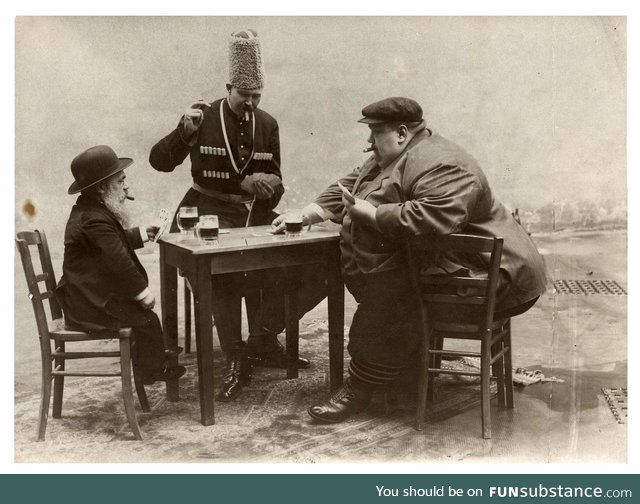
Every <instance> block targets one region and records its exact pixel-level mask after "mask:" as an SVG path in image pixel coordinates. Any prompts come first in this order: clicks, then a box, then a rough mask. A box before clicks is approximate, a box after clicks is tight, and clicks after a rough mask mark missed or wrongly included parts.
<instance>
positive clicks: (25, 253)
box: [16, 230, 62, 351]
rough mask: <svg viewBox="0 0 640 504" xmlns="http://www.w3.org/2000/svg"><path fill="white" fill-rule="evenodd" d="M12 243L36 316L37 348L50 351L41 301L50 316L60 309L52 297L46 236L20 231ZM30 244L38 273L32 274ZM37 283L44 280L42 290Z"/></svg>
mask: <svg viewBox="0 0 640 504" xmlns="http://www.w3.org/2000/svg"><path fill="white" fill-rule="evenodd" d="M16 245H17V247H18V252H20V258H21V259H22V268H23V269H24V276H25V278H26V280H27V287H28V289H29V299H31V304H32V306H33V312H34V314H35V317H36V324H37V326H38V334H39V336H40V342H41V347H42V349H43V351H46V350H47V349H49V351H50V345H49V324H48V322H47V313H46V311H45V308H44V304H43V301H44V300H45V299H48V300H49V308H50V310H51V318H52V319H59V318H62V310H61V308H60V303H59V302H58V299H57V297H56V278H55V275H54V273H53V265H52V264H51V255H50V253H49V245H48V244H47V237H46V235H45V233H44V231H38V230H36V231H22V232H20V233H18V234H17V235H16ZM30 247H35V248H36V249H37V251H38V258H39V263H40V266H41V271H42V273H39V274H38V273H36V270H35V268H34V261H33V259H32V256H31V248H30ZM41 283H44V290H43V291H42V290H41V289H40V284H41Z"/></svg>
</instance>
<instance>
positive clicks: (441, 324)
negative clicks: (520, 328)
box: [433, 319, 508, 338]
mask: <svg viewBox="0 0 640 504" xmlns="http://www.w3.org/2000/svg"><path fill="white" fill-rule="evenodd" d="M507 320H508V319H501V320H494V321H493V323H492V324H491V331H499V330H500V329H502V328H503V327H504V325H505V324H506V323H507ZM433 328H434V329H435V330H436V331H440V332H451V333H463V334H465V333H468V334H469V337H471V338H472V337H473V335H474V334H477V333H478V331H479V330H480V324H475V323H465V322H446V321H441V320H434V321H433Z"/></svg>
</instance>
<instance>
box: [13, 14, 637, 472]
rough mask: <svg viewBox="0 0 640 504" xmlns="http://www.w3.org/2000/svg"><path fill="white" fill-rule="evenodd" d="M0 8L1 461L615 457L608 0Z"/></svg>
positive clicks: (623, 384)
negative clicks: (5, 75)
mask: <svg viewBox="0 0 640 504" xmlns="http://www.w3.org/2000/svg"><path fill="white" fill-rule="evenodd" d="M365 13H366V12H365V11H364V10H363V12H362V14H365ZM14 22H15V138H14V148H15V167H14V170H15V193H14V194H15V199H14V204H15V214H14V215H15V217H14V233H13V235H14V236H13V240H14V243H15V245H14V256H13V264H12V266H13V271H14V285H15V288H14V324H15V327H14V334H13V337H14V355H13V362H14V373H13V374H14V376H13V379H14V381H13V401H14V404H13V407H14V411H13V431H14V432H13V435H14V446H13V461H14V463H15V464H24V465H26V464H33V463H38V464H41V463H45V464H58V463H81V464H102V463H135V464H142V463H167V464H169V463H171V464H193V463H200V464H203V463H204V464H211V465H212V467H214V469H213V470H215V466H214V465H215V464H233V463H243V464H256V465H258V464H265V463H266V464H301V465H303V466H305V467H311V466H312V465H313V464H324V463H346V464H353V466H354V467H355V466H356V464H362V463H367V464H376V465H380V466H381V467H382V464H389V463H391V464H396V463H398V464H414V465H416V464H423V466H421V467H424V465H425V464H426V465H429V464H433V465H435V464H439V465H444V466H445V467H451V468H452V470H457V468H459V467H460V465H461V464H466V465H469V466H472V464H513V465H514V467H515V468H516V470H517V467H518V465H522V464H535V465H537V466H539V467H540V471H545V470H546V469H545V467H548V465H549V464H599V465H600V466H601V467H602V465H603V464H604V465H607V466H609V465H610V466H614V465H615V464H625V463H627V462H628V461H629V457H630V454H629V453H628V450H627V434H628V433H627V420H628V417H627V388H628V365H627V363H628V354H629V352H628V347H627V310H628V306H627V292H628V276H627V244H628V235H627V119H628V117H627V18H626V17H625V16H587V15H580V16H524V15H523V16H470V15H466V16H364V15H360V16H278V15H276V16H144V15H143V16H109V15H104V16H85V15H62V16H44V15H43V16H29V15H18V16H16V17H15V19H14ZM11 168H12V167H11V166H7V167H6V170H9V169H11ZM405 467H406V470H407V471H412V467H413V466H412V465H407V466H405ZM528 467H530V466H528ZM453 468H456V469H453Z"/></svg>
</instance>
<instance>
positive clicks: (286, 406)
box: [15, 231, 627, 464]
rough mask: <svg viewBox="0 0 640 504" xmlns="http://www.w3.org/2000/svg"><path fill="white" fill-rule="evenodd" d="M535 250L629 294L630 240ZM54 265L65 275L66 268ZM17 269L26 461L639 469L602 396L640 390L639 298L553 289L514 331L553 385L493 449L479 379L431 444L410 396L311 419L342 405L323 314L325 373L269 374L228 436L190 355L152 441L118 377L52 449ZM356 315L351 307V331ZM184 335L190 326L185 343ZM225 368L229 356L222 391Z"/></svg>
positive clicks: (522, 359)
mask: <svg viewBox="0 0 640 504" xmlns="http://www.w3.org/2000/svg"><path fill="white" fill-rule="evenodd" d="M534 239H535V241H536V243H537V244H538V246H539V248H540V250H541V252H542V253H543V255H544V257H545V261H546V264H547V269H548V273H549V277H550V278H551V279H552V280H560V279H562V280H613V281H616V282H618V284H620V285H621V286H622V287H623V288H625V289H626V286H627V274H626V271H627V264H626V245H627V234H626V232H623V231H606V232H604V231H602V232H600V231H598V232H595V231H592V232H558V233H554V234H549V235H539V236H534ZM50 240H51V238H50ZM144 252H145V253H143V254H141V256H140V257H141V260H142V262H143V264H144V265H145V267H146V268H147V271H148V272H149V274H150V277H151V286H152V288H154V290H155V292H156V294H158V293H159V281H158V258H157V253H156V251H155V250H153V249H151V248H149V249H147V250H145V251H144ZM54 267H55V269H56V272H57V274H58V275H59V274H60V271H61V264H60V260H59V259H57V260H56V261H55V264H54ZM15 271H16V295H15V320H16V334H15V349H16V351H15V461H16V462H83V463H87V462H178V463H183V462H184V463H186V462H301V463H317V462H411V463H415V462H422V463H434V462H437V463H447V462H451V463H460V462H471V463H486V462H512V463H520V462H528V463H540V464H545V463H582V462H598V463H600V464H602V463H621V462H622V463H623V462H625V461H626V459H627V451H626V450H627V449H626V446H627V430H626V424H625V423H624V421H625V419H626V410H623V409H622V404H619V405H618V406H619V407H618V410H617V411H619V412H621V414H619V419H617V418H616V416H614V413H613V411H612V409H611V408H610V407H609V404H608V402H607V400H606V398H605V395H604V394H603V391H602V389H603V388H607V389H617V388H625V389H626V387H627V327H626V317H627V297H626V295H612V294H609V295H604V294H590V295H584V294H582V295H578V294H561V293H560V292H556V290H554V288H553V286H552V285H550V288H549V289H548V291H547V293H546V294H545V295H544V296H543V297H542V298H541V299H540V301H539V302H538V304H536V305H535V306H534V307H533V308H532V309H531V310H530V311H529V312H527V313H525V314H524V315H522V316H520V317H518V318H516V319H514V320H513V323H512V326H513V345H514V366H515V367H523V368H527V369H529V370H540V371H541V372H542V373H543V374H544V376H545V377H546V379H551V380H552V381H546V382H541V383H537V384H533V385H529V386H527V387H519V388H517V389H516V396H515V401H516V408H515V409H514V410H505V409H502V408H501V407H499V406H498V405H497V404H496V402H495V401H494V403H493V405H492V416H493V437H492V439H490V440H483V439H482V437H481V432H480V408H479V388H478V384H477V383H476V382H474V381H468V380H456V379H448V380H442V381H441V383H440V385H439V386H438V393H437V397H436V400H435V402H434V404H432V405H431V406H430V409H429V413H428V419H427V423H426V426H425V429H424V430H423V431H422V432H417V431H415V430H414V429H413V427H412V424H411V422H412V415H413V408H414V405H415V404H414V394H413V392H412V391H411V390H410V389H409V388H406V387H404V388H399V389H397V395H396V396H392V395H388V396H386V397H385V396H383V395H380V396H376V397H375V398H374V402H373V404H372V405H371V406H370V407H369V408H368V409H367V410H366V411H365V412H363V413H361V414H359V415H356V416H355V417H353V418H352V419H350V420H349V421H347V422H344V423H343V424H339V425H329V426H327V425H317V424H315V423H314V422H313V421H311V419H310V417H309V416H308V415H307V413H306V408H307V407H308V406H309V405H311V404H314V403H315V402H317V401H319V400H322V399H323V398H324V397H326V395H327V393H328V356H327V348H328V344H327V330H326V305H325V304H324V303H323V304H321V305H320V306H318V307H317V308H316V309H314V310H313V311H312V312H310V313H309V314H307V315H306V316H305V317H304V319H303V320H302V321H301V326H300V332H301V341H300V353H301V355H303V356H306V357H308V358H310V359H311V360H312V367H311V368H310V369H308V370H303V371H301V373H300V375H301V376H300V378H298V379H296V380H286V379H284V371H281V370H265V369H259V370H258V371H257V372H256V373H255V374H254V379H253V381H252V383H251V384H250V385H249V386H248V387H247V389H246V391H245V393H244V394H243V395H242V396H241V398H240V399H238V400H237V401H235V402H233V403H228V404H216V411H215V413H216V424H215V425H214V426H210V427H204V426H202V425H201V424H200V423H199V407H198V406H199V403H198V395H197V394H198V392H197V391H198V389H197V373H196V357H195V353H192V354H189V355H182V356H181V357H180V360H181V363H182V364H184V365H186V366H187V369H188V371H187V375H186V376H185V378H184V379H183V380H181V383H180V401H178V402H168V401H166V399H165V397H164V386H162V385H159V384H156V385H153V386H150V387H147V390H148V394H149V397H150V400H151V403H152V411H151V412H150V413H142V412H141V411H140V410H139V411H138V418H139V421H140V425H141V428H142V430H143V435H144V440H143V441H135V440H134V439H133V436H132V434H131V432H130V431H129V430H128V426H127V423H126V419H125V416H124V409H123V405H122V401H121V396H120V386H119V382H118V381H117V379H104V378H103V379H100V378H95V379H67V383H66V386H65V402H64V406H63V418H61V419H53V418H50V419H49V424H48V427H47V439H46V441H44V442H41V443H38V442H36V441H35V434H36V424H37V413H38V402H39V388H40V354H39V347H38V343H37V334H36V331H35V322H34V318H33V313H32V310H31V306H30V303H29V300H28V299H27V295H26V287H25V282H24V278H23V275H22V270H21V267H20V265H19V259H16V269H15ZM354 309H355V304H354V301H353V299H352V298H351V297H350V296H349V295H347V296H346V314H345V321H346V323H348V322H349V321H350V320H351V316H352V314H353V311H354ZM183 328H184V325H183V321H182V320H181V321H180V331H181V334H182V333H183ZM215 343H216V344H217V339H216V341H215ZM100 344H101V345H104V346H105V348H106V347H107V346H108V345H107V344H102V343H100ZM181 344H182V345H183V343H181ZM222 362H223V360H222V354H221V353H220V351H219V349H218V351H217V352H216V355H215V361H214V365H215V370H216V378H217V381H216V383H220V379H219V378H220V375H221V370H222ZM345 362H348V359H346V360H345ZM104 366H105V368H107V369H109V368H114V364H110V363H108V362H105V363H104ZM614 406H615V404H614ZM614 409H615V408H614Z"/></svg>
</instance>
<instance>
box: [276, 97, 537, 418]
mask: <svg viewBox="0 0 640 504" xmlns="http://www.w3.org/2000/svg"><path fill="white" fill-rule="evenodd" d="M362 114H363V116H364V117H363V118H362V119H360V121H359V122H361V123H365V124H367V125H368V126H369V129H370V135H369V140H368V141H369V143H370V144H371V148H370V149H369V150H372V151H373V155H372V156H371V157H370V158H369V159H367V160H366V161H365V163H364V164H363V165H362V167H361V168H357V169H356V170H354V171H352V172H351V173H349V174H348V175H346V176H345V177H343V178H341V179H340V180H339V182H340V183H341V184H342V185H343V186H344V187H345V188H346V189H347V190H349V191H350V192H351V194H352V196H343V193H342V190H341V189H340V187H339V186H338V184H337V183H334V184H332V185H330V186H329V187H328V188H327V189H326V190H325V191H324V192H322V193H321V194H320V195H319V196H318V197H317V198H316V200H315V201H314V203H312V204H310V205H308V206H307V207H306V208H305V209H304V210H303V213H304V215H305V219H304V223H305V224H308V223H314V222H318V221H321V220H324V219H328V218H330V219H333V220H338V221H341V222H342V229H341V254H342V273H343V278H344V281H345V284H346V285H347V288H348V289H349V291H350V292H351V293H352V294H353V296H354V298H355V299H356V301H357V303H358V307H357V309H356V312H355V314H354V317H353V321H352V324H351V329H350V332H349V346H348V350H349V354H350V355H351V362H350V365H349V375H350V376H349V378H348V379H347V380H346V381H345V384H344V386H343V387H342V388H340V389H339V390H338V391H337V392H336V393H335V394H333V395H332V396H331V397H329V398H328V399H327V400H326V401H325V402H324V403H322V404H319V405H315V406H312V407H311V408H309V410H308V411H309V414H310V415H311V417H313V418H314V419H316V420H318V421H321V422H326V423H335V422H340V421H342V420H344V419H346V418H348V417H349V416H350V415H352V414H354V413H357V412H359V411H362V410H363V409H364V408H366V406H367V405H368V404H369V402H370V400H371V395H372V392H373V391H374V390H375V388H376V387H379V386H381V385H385V384H388V383H391V382H392V381H394V380H395V378H396V377H397V376H398V375H399V374H400V372H401V371H402V369H403V367H405V366H406V364H407V363H408V362H409V361H410V358H411V356H412V354H414V353H415V352H416V350H417V348H418V342H419V336H420V322H419V320H420V319H419V311H418V304H417V300H416V296H415V294H414V293H413V292H412V289H411V282H410V277H409V271H408V265H407V264H406V259H405V256H404V253H403V245H402V244H403V241H404V238H405V237H408V236H414V235H429V234H451V233H458V232H464V233H469V234H476V235H482V236H500V237H502V238H504V250H503V256H502V264H501V282H500V283H501V285H500V286H499V298H498V301H497V308H496V309H497V314H498V317H499V318H502V317H511V316H514V315H518V314H520V313H523V312H524V311H526V310H528V309H529V308H531V306H533V304H534V303H535V302H536V300H537V299H538V297H539V296H540V294H541V293H542V292H544V289H545V284H546V275H545V269H544V263H543V261H542V258H541V257H540V255H539V254H538V251H537V250H536V247H535V245H534V244H533V242H532V241H531V238H530V237H529V236H528V235H527V233H526V231H525V230H524V229H523V228H522V227H521V226H520V225H519V224H518V223H517V222H516V221H515V220H514V218H513V217H512V215H511V213H510V212H508V211H507V210H506V208H505V207H504V206H503V205H502V204H501V203H500V202H499V201H498V200H497V199H495V198H494V196H493V193H492V191H491V188H490V187H489V184H488V182H487V179H486V177H485V175H484V173H483V171H482V169H481V168H480V166H479V165H478V163H477V161H476V160H475V159H473V158H472V157H471V156H470V155H469V154H467V153H466V152H465V151H464V150H463V149H462V148H461V147H459V146H458V145H456V144H454V143H453V142H451V141H449V140H447V139H445V138H443V137H441V136H440V135H438V134H436V133H434V132H432V131H431V130H430V129H428V128H427V127H426V125H425V121H424V119H423V116H422V108H421V107H420V105H419V104H418V103H416V102H415V101H414V100H411V99H408V98H387V99H385V100H381V101H379V102H376V103H372V104H371V105H368V106H366V107H365V108H364V109H363V110H362ZM281 221H282V219H281V218H278V219H276V220H275V221H274V223H273V224H274V230H275V231H276V232H277V231H279V230H280V229H281V228H282V222H281ZM447 259H448V260H447V261H445V258H443V257H441V258H439V259H438V261H439V262H438V263H437V264H429V265H427V267H429V268H430V272H432V271H436V272H439V273H440V274H446V272H447V271H451V272H453V271H457V270H460V269H461V268H464V269H466V270H468V271H471V272H478V271H479V270H481V269H485V271H486V266H487V265H486V264H484V262H485V261H486V258H480V257H473V258H469V257H467V256H465V257H448V258H447ZM450 315H451V316H452V317H454V318H455V317H456V316H457V315H458V314H457V313H455V314H450Z"/></svg>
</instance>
